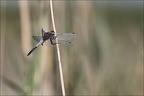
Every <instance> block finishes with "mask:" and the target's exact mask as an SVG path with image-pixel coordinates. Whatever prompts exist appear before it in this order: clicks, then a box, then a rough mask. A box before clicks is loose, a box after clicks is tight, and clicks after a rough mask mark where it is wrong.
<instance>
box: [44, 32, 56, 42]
mask: <svg viewBox="0 0 144 96" xmlns="http://www.w3.org/2000/svg"><path fill="white" fill-rule="evenodd" d="M53 37H54V31H50V32H45V33H44V35H43V36H42V38H43V40H44V41H45V40H48V39H49V38H53Z"/></svg>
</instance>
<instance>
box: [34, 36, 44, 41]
mask: <svg viewBox="0 0 144 96" xmlns="http://www.w3.org/2000/svg"><path fill="white" fill-rule="evenodd" d="M41 38H42V37H41V36H33V39H34V40H35V41H37V42H39V41H40V39H41Z"/></svg>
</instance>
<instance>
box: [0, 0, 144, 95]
mask: <svg viewBox="0 0 144 96" xmlns="http://www.w3.org/2000/svg"><path fill="white" fill-rule="evenodd" d="M0 3H1V4H0V9H1V12H0V13H1V19H0V21H1V40H0V41H1V47H0V48H1V53H0V54H1V69H0V72H1V92H0V94H1V95H39V96H40V95H60V94H62V92H61V84H60V76H59V65H58V59H57V51H56V48H55V47H47V46H40V47H39V48H38V49H36V50H35V51H34V52H33V53H32V54H31V55H30V56H29V57H27V56H26V55H27V53H28V52H29V51H30V50H31V49H32V47H34V46H35V45H36V43H37V42H35V41H34V40H33V39H32V36H33V35H41V28H43V29H44V30H45V31H49V30H53V27H52V22H51V13H50V5H49V1H43V0H42V1H38V0H35V1H34V0H31V1H26V0H22V1H16V0H14V1H13V0H12V1H3V0H2V1H0ZM53 6H54V18H55V23H56V29H57V31H58V32H75V33H76V34H77V37H76V38H75V39H74V40H73V46H72V47H60V52H61V60H62V67H63V74H64V83H65V90H66V94H67V95H97V96H99V95H110V96H111V95H135V96H137V95H143V90H144V89H143V85H144V84H143V1H142V0H139V1H113V0H112V1H94V0H93V1H64V0H63V1H54V2H53Z"/></svg>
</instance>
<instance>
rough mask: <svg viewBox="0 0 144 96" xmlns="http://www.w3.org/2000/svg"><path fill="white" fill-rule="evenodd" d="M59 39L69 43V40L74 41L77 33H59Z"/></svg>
mask: <svg viewBox="0 0 144 96" xmlns="http://www.w3.org/2000/svg"><path fill="white" fill-rule="evenodd" d="M56 35H57V38H58V41H59V40H60V41H68V40H72V39H74V38H75V37H76V34H75V33H57V34H56Z"/></svg>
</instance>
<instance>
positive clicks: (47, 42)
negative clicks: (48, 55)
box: [45, 39, 72, 47]
mask: <svg viewBox="0 0 144 96" xmlns="http://www.w3.org/2000/svg"><path fill="white" fill-rule="evenodd" d="M53 43H56V40H55V39H54V40H53ZM58 44H59V46H62V47H70V46H72V43H71V42H68V41H63V40H58ZM45 45H46V46H49V47H50V46H52V47H56V45H52V44H51V42H50V40H46V41H45Z"/></svg>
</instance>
